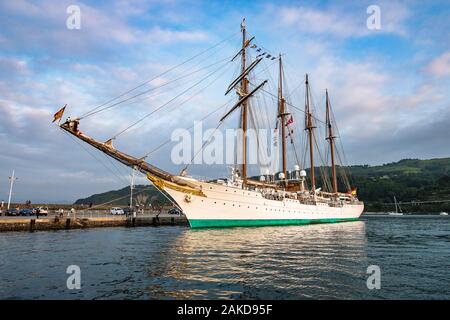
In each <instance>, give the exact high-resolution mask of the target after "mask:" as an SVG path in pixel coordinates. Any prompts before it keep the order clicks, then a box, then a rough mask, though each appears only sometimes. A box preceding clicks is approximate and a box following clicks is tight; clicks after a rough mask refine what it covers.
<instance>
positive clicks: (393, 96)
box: [0, 0, 450, 201]
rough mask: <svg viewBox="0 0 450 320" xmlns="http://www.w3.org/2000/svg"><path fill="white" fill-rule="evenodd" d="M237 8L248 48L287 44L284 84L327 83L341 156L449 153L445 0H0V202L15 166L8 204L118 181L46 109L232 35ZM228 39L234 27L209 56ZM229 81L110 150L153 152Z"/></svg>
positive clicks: (449, 26)
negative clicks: (252, 43) (372, 23)
mask: <svg viewBox="0 0 450 320" xmlns="http://www.w3.org/2000/svg"><path fill="white" fill-rule="evenodd" d="M72 4H76V5H78V6H79V7H80V9H81V29H80V30H69V29H67V28H66V19H67V17H68V14H67V13H66V9H67V7H68V6H69V5H72ZM372 4H375V5H378V6H379V7H380V10H381V29H380V30H369V29H367V27H366V19H367V17H368V14H367V13H366V8H367V7H368V6H369V5H372ZM244 16H245V17H246V19H247V25H248V29H249V32H250V33H251V34H253V35H255V36H256V42H257V43H258V44H259V45H262V46H264V48H269V50H270V51H271V52H273V53H278V52H283V53H284V54H286V58H285V59H286V66H287V72H288V75H289V77H288V79H289V80H291V82H290V88H293V87H295V86H297V85H298V84H299V83H301V81H302V79H303V77H304V74H305V73H306V72H308V73H309V74H310V76H311V82H312V85H313V89H314V90H315V93H316V94H317V95H318V96H320V95H321V94H322V92H323V90H324V88H329V90H330V92H331V94H332V101H333V107H334V109H335V114H336V117H337V121H338V122H339V125H340V132H341V138H342V141H343V143H344V146H345V150H346V155H347V160H348V162H349V163H350V164H366V163H367V164H381V163H386V162H391V161H397V160H400V159H402V158H433V157H448V156H450V144H449V142H448V136H449V135H450V129H449V125H448V124H449V123H450V93H449V92H450V90H449V87H450V46H449V44H450V33H449V31H448V30H450V22H449V19H448V17H449V16H450V3H449V2H448V1H427V2H424V1H177V0H169V1H139V0H138V1H51V0H46V1H20V0H17V1H6V0H0V149H1V150H2V151H1V154H0V200H1V198H3V199H6V198H7V191H8V180H7V179H8V176H9V174H10V172H11V170H12V169H13V168H15V169H16V172H17V175H18V176H19V177H20V180H19V181H18V183H17V185H16V189H15V198H16V199H17V200H26V199H31V200H33V201H62V200H68V201H72V200H74V199H76V198H79V197H83V196H87V195H89V194H91V193H94V192H102V191H105V190H110V189H115V188H120V187H122V186H123V185H124V184H125V183H126V180H127V179H128V177H127V174H128V173H129V171H128V169H126V168H123V167H121V166H119V165H113V164H111V163H110V162H108V160H106V159H105V158H102V157H103V156H102V155H99V154H98V153H95V152H93V154H94V155H95V156H96V157H98V158H101V159H102V162H103V164H102V163H100V162H99V161H96V159H94V158H93V157H92V156H91V155H90V154H88V153H87V152H86V151H85V150H84V149H83V148H81V147H80V146H79V145H78V144H77V143H75V142H74V141H72V140H71V139H69V138H68V137H67V136H66V135H64V134H63V133H62V132H60V131H59V130H58V129H57V128H55V126H52V125H50V119H51V116H52V114H53V113H54V112H55V111H56V110H57V109H58V107H59V106H61V105H64V104H65V103H67V104H68V105H69V108H68V115H69V114H71V115H79V114H81V113H83V112H85V111H87V110H89V109H91V108H92V107H94V106H96V105H98V104H100V103H103V102H105V101H107V100H108V99H109V98H111V97H114V96H116V95H118V94H120V93H122V92H123V91H125V90H126V89H128V88H131V87H133V86H135V85H136V84H139V83H141V82H142V81H144V80H146V79H149V78H151V77H152V76H155V75H157V74H159V73H161V72H162V71H164V70H165V69H167V68H169V67H170V66H173V65H174V64H177V63H179V62H181V61H183V60H185V59H186V58H188V57H189V56H191V55H193V54H195V53H196V52H199V51H201V50H204V49H205V48H208V47H210V46H211V45H212V44H214V43H217V42H218V41H220V40H221V39H223V38H225V37H227V36H229V35H232V34H238V33H239V24H240V21H241V19H242V17H244ZM238 47H239V35H237V36H236V37H235V38H233V39H231V40H230V41H228V42H226V43H225V44H224V45H223V47H221V51H220V52H218V53H217V57H216V58H217V59H220V58H224V57H227V56H228V55H230V54H231V55H232V54H233V53H234V52H235V51H236V49H237V48H238ZM211 61H213V60H211ZM205 63H206V62H205ZM227 76H228V77H227ZM231 77H232V72H231V73H230V74H229V75H226V76H225V77H224V78H225V79H224V80H223V81H222V80H220V81H218V82H217V83H215V84H214V85H212V86H211V88H208V90H206V91H205V92H203V93H202V95H201V96H199V97H196V98H195V99H193V100H192V101H190V102H189V103H188V104H186V106H183V108H184V109H182V110H181V111H182V112H170V113H168V114H167V116H162V117H157V118H151V117H150V118H149V119H148V121H146V122H144V123H143V125H142V126H140V127H139V130H134V131H132V132H130V133H129V134H125V135H124V136H123V137H121V139H118V140H117V142H116V143H117V146H119V147H122V148H124V149H125V150H126V151H127V152H130V153H132V154H136V155H139V154H143V153H145V152H146V151H148V150H151V149H152V148H154V147H155V146H157V145H158V142H160V141H161V140H164V139H167V138H168V137H170V133H171V131H172V130H173V129H175V128H183V127H189V126H190V125H192V123H193V121H194V120H195V119H198V118H199V117H201V116H202V115H203V114H204V113H205V111H207V110H210V109H211V108H213V107H214V106H218V105H219V104H221V103H223V102H224V101H226V97H224V96H223V88H224V87H225V86H226V85H227V81H229V80H230V79H231ZM170 90H173V92H177V91H176V90H177V88H176V87H173V88H170ZM170 90H169V91H170ZM173 92H168V93H161V95H160V96H157V97H154V98H152V99H150V100H147V101H143V102H141V103H137V104H134V105H130V106H125V107H123V108H118V109H115V111H116V112H105V113H103V114H102V115H101V116H100V117H96V118H95V119H94V118H92V119H89V120H87V121H86V122H83V123H82V125H83V130H85V131H86V132H89V134H91V135H92V136H94V137H97V138H99V139H107V138H108V137H110V136H111V134H113V133H115V132H117V131H118V130H119V129H120V128H123V127H124V126H126V125H127V124H129V123H131V122H132V121H133V120H134V119H136V118H138V117H139V116H142V115H144V114H146V113H148V112H149V110H151V108H152V107H153V106H154V105H158V104H160V103H161V102H163V101H166V100H167V98H168V97H169V96H170V94H172V96H173ZM295 98H297V99H301V95H298V96H293V99H295ZM300 104H301V103H300ZM173 108H175V106H173ZM215 121H217V119H210V121H209V122H207V124H208V125H209V126H210V127H215ZM169 154H170V148H163V149H162V150H160V151H159V152H158V153H157V154H155V155H153V156H152V159H151V161H152V162H153V163H155V164H156V165H159V166H161V167H163V168H164V169H166V170H170V171H177V170H178V169H179V168H177V167H175V166H173V165H171V164H170V161H168V160H169V158H168V155H169ZM105 162H106V164H107V166H108V169H107V168H105V165H104V163H105ZM111 171H113V172H114V173H115V174H112V173H111ZM193 171H194V173H195V174H198V175H206V176H213V175H214V173H219V174H224V173H225V172H226V170H222V171H220V170H219V171H217V169H212V168H204V169H201V168H199V167H198V168H197V167H196V168H194V169H193ZM140 181H141V182H144V180H143V179H141V180H140Z"/></svg>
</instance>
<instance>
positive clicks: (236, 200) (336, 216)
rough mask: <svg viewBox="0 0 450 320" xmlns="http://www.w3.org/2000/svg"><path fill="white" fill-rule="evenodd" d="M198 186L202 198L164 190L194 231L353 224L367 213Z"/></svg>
mask: <svg viewBox="0 0 450 320" xmlns="http://www.w3.org/2000/svg"><path fill="white" fill-rule="evenodd" d="M196 182H198V181H196ZM198 183H199V184H200V185H201V189H202V193H203V194H204V195H203V196H201V195H192V194H187V193H185V192H182V191H179V190H174V189H171V188H164V191H166V192H167V193H168V194H170V196H171V197H172V198H173V199H174V200H175V202H176V203H177V204H178V205H179V206H180V208H181V209H182V210H183V213H184V214H185V215H186V217H187V219H188V220H189V224H190V226H191V227H192V228H201V227H240V226H268V225H299V224H309V223H329V222H341V221H352V220H357V219H358V218H359V217H360V215H361V214H362V211H363V209H364V205H363V204H362V203H356V204H344V205H343V206H339V207H332V206H329V205H328V204H327V203H317V204H316V205H313V204H311V205H309V204H303V203H300V202H299V201H298V200H294V199H284V200H269V199H266V198H264V197H263V196H262V194H261V192H258V191H250V190H244V189H240V188H235V187H229V186H224V185H219V184H215V183H206V182H198Z"/></svg>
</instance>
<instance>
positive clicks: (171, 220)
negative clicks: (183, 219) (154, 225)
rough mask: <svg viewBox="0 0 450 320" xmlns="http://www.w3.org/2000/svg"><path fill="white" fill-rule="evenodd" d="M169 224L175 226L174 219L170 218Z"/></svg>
mask: <svg viewBox="0 0 450 320" xmlns="http://www.w3.org/2000/svg"><path fill="white" fill-rule="evenodd" d="M170 222H171V223H172V225H174V224H175V218H174V217H172V218H170Z"/></svg>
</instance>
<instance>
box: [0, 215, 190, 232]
mask: <svg viewBox="0 0 450 320" xmlns="http://www.w3.org/2000/svg"><path fill="white" fill-rule="evenodd" d="M164 225H166V226H167V225H185V226H187V225H188V221H187V219H186V217H185V216H167V215H165V216H160V217H156V216H147V217H135V218H134V217H122V216H121V217H112V216H111V217H108V216H106V217H92V218H68V217H64V218H59V217H56V216H55V217H50V218H44V217H43V218H38V219H37V218H36V217H31V218H24V217H12V218H8V219H0V232H8V231H27V232H34V231H44V230H69V229H86V228H104V227H143V226H164Z"/></svg>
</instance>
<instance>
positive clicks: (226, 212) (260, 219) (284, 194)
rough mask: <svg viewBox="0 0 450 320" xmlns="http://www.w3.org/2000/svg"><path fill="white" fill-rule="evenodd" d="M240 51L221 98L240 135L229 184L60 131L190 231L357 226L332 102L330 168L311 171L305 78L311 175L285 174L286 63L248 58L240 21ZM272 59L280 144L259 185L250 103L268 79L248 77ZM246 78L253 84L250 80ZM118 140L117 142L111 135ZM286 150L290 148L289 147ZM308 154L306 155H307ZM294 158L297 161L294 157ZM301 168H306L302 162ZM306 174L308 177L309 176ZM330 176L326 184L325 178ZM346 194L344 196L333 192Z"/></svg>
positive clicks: (73, 128) (311, 140)
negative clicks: (251, 162) (165, 200)
mask: <svg viewBox="0 0 450 320" xmlns="http://www.w3.org/2000/svg"><path fill="white" fill-rule="evenodd" d="M240 34H241V43H242V45H241V47H240V50H239V52H238V53H237V54H236V55H234V56H233V58H232V59H231V61H236V60H237V58H240V59H239V60H240V68H239V71H240V72H239V73H238V76H237V77H236V78H235V79H234V81H232V82H231V84H230V86H229V87H228V88H227V90H226V94H229V93H230V92H231V91H233V90H235V91H236V94H237V101H235V103H234V104H233V106H232V107H231V108H230V109H229V110H228V112H226V113H225V115H224V116H223V117H222V118H221V119H220V122H219V123H222V122H223V121H225V120H226V119H228V117H229V116H230V115H231V114H234V113H235V112H236V111H237V110H238V111H240V114H239V127H240V129H241V130H242V132H243V139H242V141H241V145H240V146H239V148H241V150H240V152H242V158H243V159H242V163H240V164H236V165H235V166H234V167H233V170H232V172H231V176H230V177H228V178H226V179H217V180H213V181H206V180H201V179H195V178H193V177H190V176H189V175H188V172H187V167H186V168H184V169H183V170H182V171H181V172H180V174H178V175H177V174H171V173H169V172H166V171H165V170H162V169H160V168H158V167H156V166H154V165H152V164H150V163H148V162H147V161H146V157H133V156H131V155H129V154H126V153H124V152H122V151H120V150H117V149H116V148H115V147H114V146H113V140H114V138H112V139H109V140H108V141H106V142H99V141H97V140H95V139H93V138H91V137H89V136H88V135H86V134H85V133H82V132H81V131H80V130H79V125H80V120H81V119H83V117H79V118H68V119H67V120H66V121H65V122H64V123H62V124H60V125H59V126H60V128H61V129H63V130H64V131H66V132H68V133H69V134H70V135H73V136H74V137H76V138H77V139H80V140H82V141H84V142H86V143H87V144H89V145H91V146H93V147H94V148H96V149H98V150H100V151H101V152H103V153H105V154H106V155H108V156H109V157H112V158H114V159H115V160H117V161H119V162H121V163H122V164H124V165H126V166H129V167H131V168H134V169H135V170H138V171H140V172H142V173H144V174H145V175H146V176H147V178H148V179H149V180H150V181H151V182H152V184H153V185H154V186H155V187H156V188H157V189H158V190H160V191H161V192H162V193H164V194H165V195H168V196H169V197H170V198H171V200H172V201H173V202H174V204H175V205H176V206H178V207H179V208H180V209H181V210H182V212H183V213H184V214H185V215H186V217H187V219H188V220H189V224H190V226H191V227H192V228H201V227H241V226H268V225H301V224H308V223H327V222H341V221H352V220H357V219H358V218H359V216H360V215H361V214H362V211H363V208H364V204H363V203H362V202H361V201H359V200H358V198H357V196H356V191H355V189H353V188H351V186H350V184H349V183H348V179H343V181H344V183H341V184H340V185H339V183H338V176H337V169H341V167H342V166H338V165H337V164H336V143H335V140H336V136H335V131H334V128H335V124H334V118H333V117H332V111H331V106H330V99H329V95H328V91H326V101H325V110H326V112H325V114H326V117H325V118H326V119H325V121H324V122H323V123H324V125H325V129H326V141H327V145H328V151H329V155H330V158H331V159H330V160H331V163H330V164H325V165H324V166H321V167H319V168H316V167H315V151H317V150H315V149H316V144H317V141H316V136H315V131H316V130H315V129H316V125H317V121H318V119H317V118H316V117H315V116H314V115H313V108H312V106H311V99H312V98H311V89H310V84H309V80H308V75H306V77H305V107H304V110H302V112H303V113H304V115H305V126H304V129H305V131H304V132H305V148H304V150H305V158H309V161H308V162H309V165H310V167H309V170H305V169H302V170H301V166H300V165H299V164H297V165H295V166H294V170H293V171H288V169H287V162H288V155H287V147H288V146H287V144H288V142H287V140H288V139H289V138H291V139H292V136H291V137H290V135H291V134H292V133H293V131H292V130H291V125H292V122H293V121H292V115H291V113H289V110H288V109H289V106H293V105H290V104H289V103H288V102H287V99H286V98H285V92H284V88H283V86H284V77H283V58H282V55H281V54H280V55H279V56H278V57H274V56H273V55H272V56H270V55H268V54H266V52H261V49H259V50H257V51H258V52H257V53H258V54H257V55H256V56H255V57H253V56H251V55H250V54H249V51H250V50H251V49H252V48H253V49H254V48H257V46H256V45H255V44H254V43H253V41H254V38H255V37H248V34H247V30H246V25H245V19H244V20H243V22H242V24H241V30H240ZM267 56H270V57H271V59H270V60H275V61H274V63H277V65H276V67H277V69H278V71H279V79H278V80H277V87H278V88H277V92H276V94H274V95H273V96H274V97H276V104H277V108H276V109H277V110H276V119H275V120H276V123H277V129H278V130H279V136H280V138H281V139H280V140H281V155H280V157H281V165H280V169H281V170H280V172H278V173H275V172H274V173H273V174H270V173H269V172H265V174H261V175H260V176H258V177H257V178H255V177H251V176H250V175H249V174H248V145H247V143H248V137H247V134H248V133H247V132H248V123H249V113H250V110H251V109H250V108H251V103H252V99H253V98H255V96H256V95H257V94H258V93H259V92H262V91H265V89H264V87H265V85H266V83H267V80H265V81H263V82H262V83H259V84H254V83H252V81H253V80H254V79H255V77H252V73H253V72H254V71H255V70H256V69H257V66H258V65H260V62H261V61H262V60H263V58H267ZM249 79H252V81H250V80H249ZM63 113H64V108H63V109H61V110H60V111H58V112H57V113H56V114H55V117H54V121H55V120H58V119H61V117H62V116H63ZM115 137H116V136H115ZM291 144H293V141H292V140H291ZM306 150H308V151H309V152H307V151H306ZM295 159H298V157H297V156H296V157H295ZM303 165H304V167H303V168H306V164H305V163H303ZM315 169H316V170H318V171H320V170H321V171H322V174H321V178H322V180H323V183H322V186H321V187H318V186H317V182H318V181H317V180H318V177H317V174H316V170H315ZM307 171H309V176H307ZM329 171H330V172H331V179H328V180H327V181H328V183H327V182H326V181H325V178H326V177H327V176H328V172H329ZM345 182H346V183H345ZM338 187H344V188H346V190H345V191H344V192H340V191H338Z"/></svg>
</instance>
